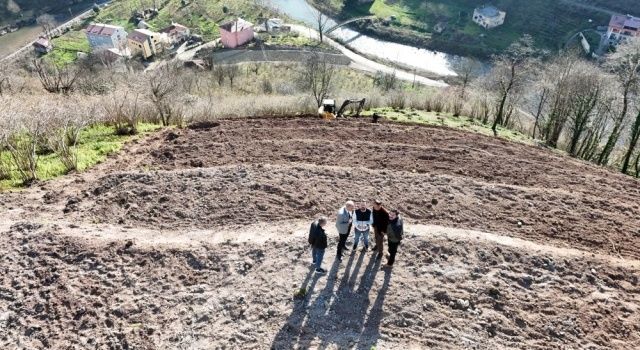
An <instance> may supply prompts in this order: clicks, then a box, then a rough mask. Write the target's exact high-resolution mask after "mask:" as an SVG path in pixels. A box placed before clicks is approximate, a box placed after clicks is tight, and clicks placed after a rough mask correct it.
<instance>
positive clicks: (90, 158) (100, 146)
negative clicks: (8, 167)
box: [0, 123, 160, 189]
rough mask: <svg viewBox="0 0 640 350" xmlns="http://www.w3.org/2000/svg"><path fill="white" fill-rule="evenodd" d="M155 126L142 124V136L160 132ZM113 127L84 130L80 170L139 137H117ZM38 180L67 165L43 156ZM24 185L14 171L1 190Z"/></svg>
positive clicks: (59, 173)
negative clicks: (156, 131)
mask: <svg viewBox="0 0 640 350" xmlns="http://www.w3.org/2000/svg"><path fill="white" fill-rule="evenodd" d="M159 128H160V126H158V125H155V124H147V123H142V124H140V125H139V127H138V130H139V131H140V134H139V135H144V134H147V133H150V132H153V131H155V130H157V129H159ZM114 131H115V130H114V128H113V127H111V126H106V125H95V126H92V127H90V128H87V129H85V130H83V131H82V132H81V134H80V140H79V143H78V145H77V151H78V170H79V171H84V170H86V169H88V168H90V167H91V166H93V165H96V164H98V163H101V162H103V161H104V160H105V159H107V157H108V156H109V155H111V154H114V153H116V152H118V151H119V150H120V149H121V148H122V146H124V144H125V143H126V142H128V141H130V140H132V139H133V138H135V137H139V135H138V136H118V135H116V134H115V133H114ZM0 157H2V158H3V159H4V160H5V161H9V162H10V161H11V156H10V155H9V153H8V152H0ZM38 160H39V161H38V171H37V173H38V178H39V180H49V179H53V178H56V177H58V176H62V175H64V174H65V173H66V171H65V168H64V165H63V164H62V162H61V161H60V159H59V158H58V156H57V155H55V154H54V153H51V154H47V155H42V156H40V157H39V159H38ZM20 186H22V182H21V180H20V179H19V177H18V174H17V171H15V170H14V171H12V177H11V179H9V180H3V181H0V189H8V188H18V187H20Z"/></svg>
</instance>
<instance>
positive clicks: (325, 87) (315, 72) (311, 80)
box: [300, 54, 335, 107]
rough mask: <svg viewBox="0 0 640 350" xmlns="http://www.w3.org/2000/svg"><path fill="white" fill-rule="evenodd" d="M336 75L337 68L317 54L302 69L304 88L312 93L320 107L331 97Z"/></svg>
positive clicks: (301, 77)
mask: <svg viewBox="0 0 640 350" xmlns="http://www.w3.org/2000/svg"><path fill="white" fill-rule="evenodd" d="M334 73H335V67H334V66H333V65H331V64H330V63H328V62H327V61H326V60H323V59H321V58H320V56H319V55H317V54H314V55H312V56H311V57H310V58H309V59H308V60H307V62H306V63H305V64H304V65H303V67H302V71H301V76H300V79H301V83H302V87H303V88H305V89H308V90H309V91H310V92H311V95H312V96H313V98H314V99H315V101H316V103H317V105H318V107H320V106H321V105H322V100H324V99H326V98H327V97H328V96H329V93H330V91H331V89H332V87H333V76H334Z"/></svg>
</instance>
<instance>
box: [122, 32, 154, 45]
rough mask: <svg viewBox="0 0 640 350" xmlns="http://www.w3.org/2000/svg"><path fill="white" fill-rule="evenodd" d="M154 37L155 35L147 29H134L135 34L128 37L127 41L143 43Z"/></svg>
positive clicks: (132, 33)
mask: <svg viewBox="0 0 640 350" xmlns="http://www.w3.org/2000/svg"><path fill="white" fill-rule="evenodd" d="M153 35H154V33H153V32H152V31H150V30H147V29H134V30H133V32H131V33H129V35H127V39H129V40H133V41H136V42H139V43H143V42H145V41H146V40H147V39H149V38H150V37H152V36H153Z"/></svg>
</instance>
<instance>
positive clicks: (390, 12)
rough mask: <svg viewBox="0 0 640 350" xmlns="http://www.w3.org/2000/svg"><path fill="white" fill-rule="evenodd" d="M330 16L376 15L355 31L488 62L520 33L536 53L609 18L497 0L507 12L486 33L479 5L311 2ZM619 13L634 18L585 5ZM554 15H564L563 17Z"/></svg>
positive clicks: (562, 5) (412, 0)
mask: <svg viewBox="0 0 640 350" xmlns="http://www.w3.org/2000/svg"><path fill="white" fill-rule="evenodd" d="M311 2H312V3H313V4H314V5H315V6H316V7H318V8H320V9H323V10H324V11H326V12H328V13H330V14H331V15H332V16H334V17H337V18H340V19H348V18H352V17H357V16H363V15H371V14H373V15H376V16H377V17H378V20H376V21H374V22H373V23H371V24H369V23H359V24H356V25H357V26H359V28H358V29H359V30H361V31H364V32H367V33H370V34H374V35H376V36H379V37H382V38H386V39H389V40H393V41H401V42H405V43H408V44H414V45H417V46H427V47H429V48H432V49H435V50H439V51H444V52H448V53H455V54H461V55H465V56H475V57H481V58H486V57H489V56H490V55H491V54H495V53H500V52H502V51H503V50H505V49H506V48H507V47H508V46H509V44H510V43H512V42H514V41H515V40H517V38H518V37H520V36H522V35H524V34H531V35H533V38H534V40H535V42H536V45H538V46H539V48H542V49H547V50H553V51H555V50H557V49H559V48H561V47H563V45H564V44H565V42H566V40H567V39H569V37H570V36H571V35H572V34H574V33H576V32H578V31H581V30H584V29H587V28H595V27H596V26H598V25H607V24H608V23H609V18H610V15H609V14H608V13H606V12H603V11H597V10H594V9H589V8H585V7H579V6H575V5H572V4H571V1H556V0H538V1H519V0H500V1H494V2H490V3H491V4H493V5H495V6H497V7H498V8H500V9H501V10H503V11H506V13H507V15H506V20H505V23H504V24H503V25H502V26H499V27H497V28H493V29H488V30H487V29H484V28H482V27H480V26H478V25H476V24H475V23H474V22H473V21H472V16H473V10H474V8H475V7H477V6H479V5H482V2H478V1H472V0H453V1H452V0H446V1H445V0H435V1H423V0H398V1H386V0H375V1H373V2H372V3H367V2H359V1H356V0H329V1H320V0H312V1H311ZM575 2H579V3H586V4H589V3H596V4H597V5H599V6H601V7H603V8H605V9H608V8H612V9H614V10H615V11H619V12H621V13H634V12H635V11H636V8H637V7H636V3H635V2H632V1H623V2H615V3H616V4H615V6H614V5H613V4H611V3H612V2H610V1H600V0H598V1H587V0H583V1H581V0H575ZM558 14H562V15H561V16H560V15H558Z"/></svg>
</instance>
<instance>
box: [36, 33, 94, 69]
mask: <svg viewBox="0 0 640 350" xmlns="http://www.w3.org/2000/svg"><path fill="white" fill-rule="evenodd" d="M51 42H52V44H53V50H52V51H51V52H49V53H48V54H47V55H46V56H45V58H46V59H47V60H48V61H50V62H52V63H54V64H56V65H58V66H64V65H67V64H69V63H72V62H75V60H76V59H77V57H78V56H77V54H78V52H84V53H89V52H90V51H91V47H90V46H89V40H87V37H86V35H85V34H84V32H82V31H70V32H68V33H66V34H65V35H62V36H60V37H58V38H54V39H52V40H51Z"/></svg>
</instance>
